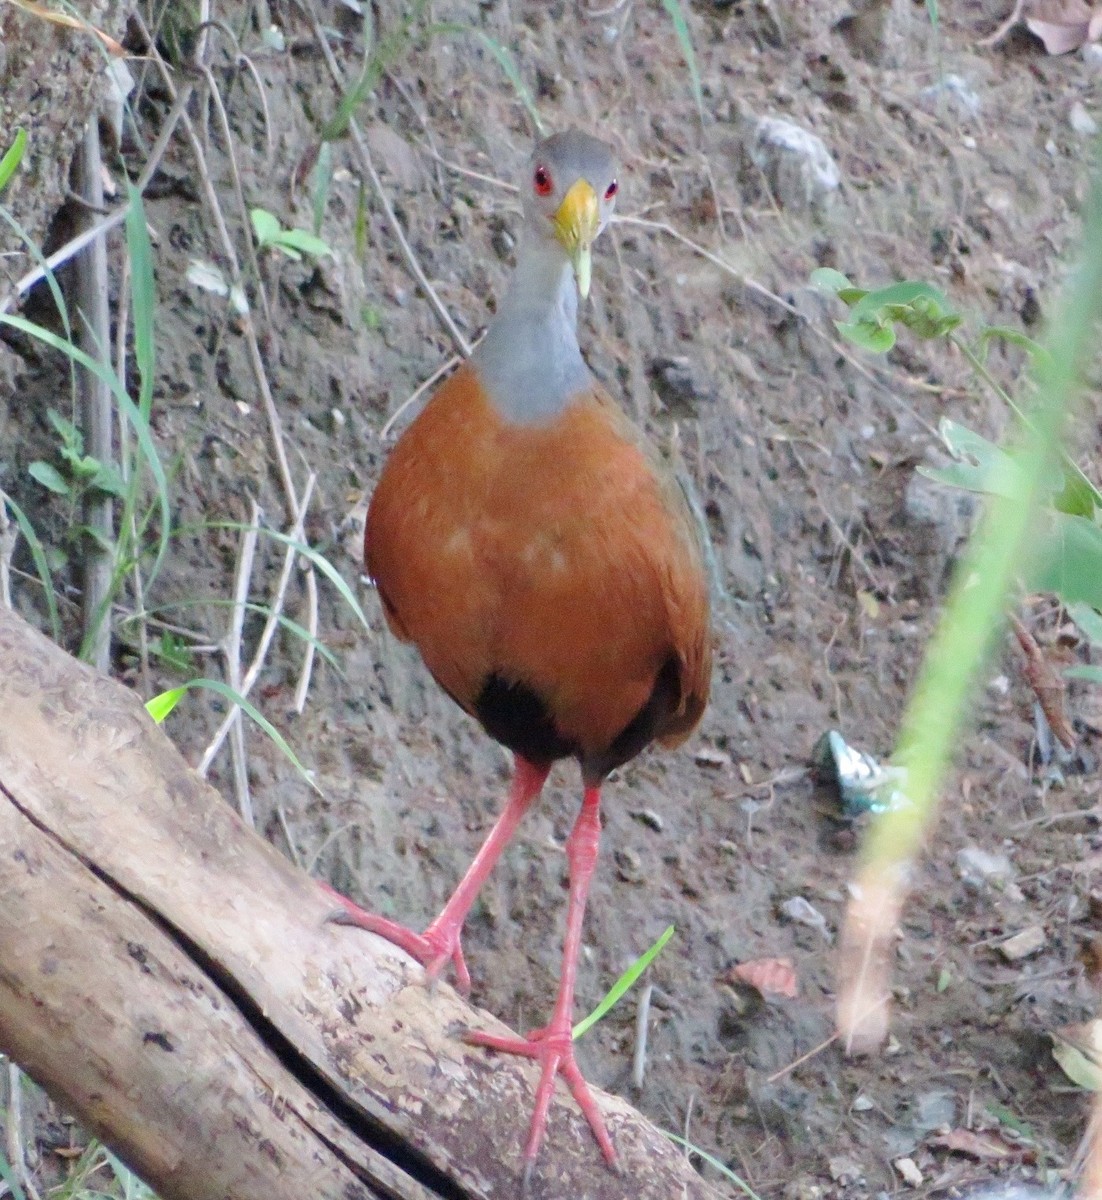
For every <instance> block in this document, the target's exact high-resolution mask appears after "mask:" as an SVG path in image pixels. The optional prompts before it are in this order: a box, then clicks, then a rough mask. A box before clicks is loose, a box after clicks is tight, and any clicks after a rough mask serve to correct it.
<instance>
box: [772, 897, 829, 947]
mask: <svg viewBox="0 0 1102 1200" xmlns="http://www.w3.org/2000/svg"><path fill="white" fill-rule="evenodd" d="M780 912H781V916H782V917H786V918H787V919H788V920H789V921H795V922H796V923H797V924H799V925H808V926H810V927H811V928H812V929H817V930H818V931H819V932H820V933H821V934H822V935H823V938H824V939H825V940H826V941H827V942H831V941H833V940H834V938H833V935H832V934H831V932H830V928H829V927H828V925H827V920H826V917H824V916H823V914H822V913H821V912H820V911H819V910H818V909H817V908H816V907H815V905H814V904H812V903H811V901H810V900H805V899H804V898H803V896H793V897H792V898H791V899H790V900H786V901H785V902H784V903H783V904H782V905H781V908H780Z"/></svg>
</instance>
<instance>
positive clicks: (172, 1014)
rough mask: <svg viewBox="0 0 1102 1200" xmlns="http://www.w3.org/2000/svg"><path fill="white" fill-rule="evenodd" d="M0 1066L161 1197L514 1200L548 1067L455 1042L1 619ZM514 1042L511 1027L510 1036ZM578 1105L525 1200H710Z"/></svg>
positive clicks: (563, 1100) (48, 649) (201, 789)
mask: <svg viewBox="0 0 1102 1200" xmlns="http://www.w3.org/2000/svg"><path fill="white" fill-rule="evenodd" d="M0 897H2V902H0V1050H2V1051H4V1052H6V1053H9V1054H10V1055H11V1056H12V1057H13V1058H14V1059H15V1060H16V1061H17V1062H19V1063H20V1065H22V1066H23V1067H24V1068H25V1069H26V1070H27V1071H28V1072H29V1073H30V1074H31V1075H32V1076H33V1077H34V1078H36V1079H37V1080H38V1081H39V1082H40V1083H41V1084H42V1085H43V1086H44V1087H45V1088H46V1089H47V1091H49V1092H50V1093H51V1094H52V1095H54V1096H55V1097H56V1098H57V1099H58V1100H59V1101H60V1102H61V1103H63V1104H64V1105H66V1106H67V1107H68V1108H69V1109H71V1110H72V1111H73V1112H75V1113H76V1114H77V1115H78V1116H79V1117H80V1118H81V1119H82V1120H84V1121H85V1122H86V1123H87V1124H88V1125H89V1126H90V1127H92V1128H93V1129H95V1130H96V1132H97V1133H99V1134H100V1135H101V1136H102V1137H103V1138H104V1139H105V1141H107V1142H108V1143H109V1144H110V1145H112V1146H114V1147H115V1148H116V1149H117V1150H118V1151H119V1152H120V1153H121V1154H122V1155H123V1156H124V1157H125V1158H126V1159H127V1160H128V1162H129V1163H130V1164H131V1165H132V1166H133V1168H134V1169H135V1170H136V1171H137V1172H138V1173H139V1174H140V1175H142V1176H143V1177H144V1178H145V1179H146V1180H147V1181H148V1182H149V1183H150V1184H151V1185H152V1186H153V1187H154V1188H155V1189H156V1190H157V1191H158V1192H159V1193H160V1194H161V1195H162V1196H163V1197H164V1198H165V1200H172V1198H173V1197H187V1198H188V1200H203V1198H206V1197H211V1198H214V1197H219V1198H224V1197H233V1198H235V1200H237V1198H241V1200H251V1198H253V1197H255V1198H256V1200H282V1198H284V1197H286V1198H287V1200H301V1198H302V1197H305V1196H310V1197H312V1198H315V1197H316V1198H319V1200H325V1198H328V1197H334V1198H336V1197H341V1198H343V1200H353V1198H363V1200H367V1198H369V1197H390V1198H393V1197H397V1198H400V1200H405V1198H407V1197H408V1198H415V1200H429V1198H431V1197H438V1196H447V1197H454V1198H459V1197H463V1198H487V1200H489V1198H501V1200H505V1198H509V1200H512V1198H514V1197H515V1196H517V1194H518V1182H517V1181H518V1171H519V1162H520V1153H521V1148H522V1143H523V1138H524V1134H525V1132H526V1124H527V1119H526V1114H527V1113H528V1111H529V1110H530V1105H531V1103H532V1097H533V1092H534V1087H535V1068H534V1067H533V1066H532V1065H531V1064H529V1063H526V1062H521V1061H515V1060H507V1059H501V1058H492V1057H491V1056H489V1055H487V1054H486V1053H485V1052H483V1051H481V1050H477V1049H473V1048H471V1047H467V1046H465V1045H463V1044H462V1043H460V1042H458V1041H457V1040H455V1039H454V1038H453V1037H450V1036H449V1034H448V1030H449V1027H451V1026H453V1025H454V1024H463V1025H471V1026H480V1027H489V1026H497V1024H498V1023H497V1022H495V1021H494V1020H493V1018H491V1017H489V1016H488V1015H487V1014H486V1013H483V1012H480V1011H478V1010H477V1009H473V1008H471V1007H469V1006H468V1005H466V1004H464V1003H463V1002H462V1001H461V1000H460V999H459V998H458V997H457V996H456V994H455V993H454V992H453V991H452V990H451V989H450V988H449V987H447V986H446V985H441V986H440V987H439V988H437V989H436V990H435V992H433V993H431V994H430V993H429V992H428V991H426V990H425V989H424V988H423V987H422V986H421V985H420V984H419V983H418V982H417V975H418V973H419V972H418V969H417V968H415V967H413V966H412V965H411V964H409V963H408V960H404V959H403V958H402V956H401V955H400V954H399V952H398V951H396V950H395V949H394V948H393V947H391V946H389V945H388V944H387V943H385V942H383V941H381V940H380V939H377V938H374V937H372V936H370V935H368V934H365V933H363V932H362V931H359V930H350V929H346V928H342V927H339V926H335V925H329V924H325V923H324V921H323V918H324V917H325V915H326V913H327V912H328V911H329V909H330V908H331V901H330V900H329V899H327V897H326V896H325V895H324V893H322V892H321V890H320V889H319V888H318V887H317V885H316V884H315V883H314V882H313V881H312V880H311V879H309V878H308V877H307V876H306V875H304V874H303V873H301V872H300V871H298V870H297V869H296V868H295V867H294V866H292V865H291V864H290V863H288V862H287V861H286V860H285V859H283V858H282V857H281V856H280V855H279V854H277V853H276V851H275V850H274V849H273V848H272V847H271V846H269V845H268V844H267V843H265V842H263V841H262V840H260V839H259V838H258V837H257V836H256V835H255V834H254V833H252V831H251V830H249V829H248V828H247V827H246V826H245V825H244V824H243V822H242V821H241V820H240V819H239V818H238V817H237V816H236V814H235V813H234V812H233V811H232V810H231V809H230V807H229V806H228V805H227V804H225V803H224V802H223V801H222V799H221V798H220V797H219V796H218V795H217V793H215V792H214V791H212V789H210V788H209V787H208V786H207V785H206V784H205V783H203V782H202V781H201V780H200V779H198V778H197V777H196V776H195V775H194V773H193V772H192V771H191V770H190V768H188V766H187V764H186V763H184V761H183V760H182V759H181V758H180V756H179V754H178V753H177V752H176V750H175V748H174V747H173V746H172V745H171V743H170V742H169V741H168V740H167V738H166V737H165V736H164V735H163V734H162V733H161V731H160V730H159V729H157V728H156V726H154V725H153V723H152V721H150V719H149V718H148V717H147V715H146V713H145V711H144V709H143V708H142V706H141V705H140V703H139V702H138V700H137V699H136V698H135V697H134V696H133V695H132V694H131V693H129V692H127V691H126V690H125V689H124V688H122V687H120V686H119V685H118V684H115V683H113V682H111V681H109V680H106V679H103V678H101V677H98V676H96V675H95V674H94V673H93V672H91V671H90V670H89V669H88V668H86V667H84V666H82V665H81V664H79V663H77V662H75V661H74V660H73V659H71V658H69V657H68V656H67V655H66V654H65V653H64V652H63V651H62V650H60V649H58V648H57V647H56V646H54V645H53V644H52V643H50V642H48V641H47V640H46V639H45V638H43V637H42V636H41V635H40V634H38V633H37V632H35V631H34V630H32V629H31V628H30V626H28V625H27V624H25V623H24V622H23V621H22V620H20V618H18V617H17V616H15V615H14V614H13V613H11V612H8V611H3V610H0ZM498 1027H499V1028H500V1026H498ZM601 1104H602V1107H603V1109H604V1111H605V1113H606V1116H607V1119H608V1124H609V1127H610V1130H611V1132H612V1136H613V1139H614V1140H615V1142H616V1144H617V1147H618V1149H619V1151H620V1154H621V1157H622V1162H623V1175H622V1176H621V1177H617V1176H615V1175H613V1174H612V1173H611V1172H609V1171H607V1170H606V1168H605V1167H604V1166H603V1164H602V1162H601V1160H600V1156H599V1154H598V1152H597V1150H596V1147H595V1146H594V1145H593V1142H592V1139H591V1137H590V1136H589V1133H588V1130H587V1128H586V1125H585V1123H584V1120H583V1119H582V1118H581V1116H580V1114H579V1113H578V1111H577V1110H576V1108H575V1107H574V1105H573V1102H572V1101H571V1100H570V1098H569V1096H568V1095H566V1093H565V1089H562V1088H560V1089H559V1093H558V1094H557V1095H556V1099H555V1103H554V1104H553V1106H552V1112H551V1121H550V1127H549V1137H548V1141H547V1143H546V1144H545V1147H544V1150H543V1153H542V1156H541V1159H540V1163H539V1168H538V1170H537V1175H536V1180H535V1186H534V1187H533V1189H532V1195H533V1197H548V1198H552V1197H553V1198H555V1200H581V1198H583V1197H585V1198H592V1200H614V1198H615V1200H621V1198H624V1197H629V1196H630V1197H632V1200H650V1198H654V1200H668V1198H669V1197H672V1196H676V1197H679V1198H680V1197H684V1198H685V1200H707V1197H709V1196H714V1193H713V1192H712V1191H711V1189H709V1188H708V1187H707V1186H706V1185H705V1184H704V1183H703V1182H702V1181H701V1179H700V1178H699V1176H697V1175H696V1174H695V1172H694V1171H693V1170H692V1169H691V1168H690V1167H689V1166H688V1165H687V1164H686V1162H685V1159H684V1158H683V1157H682V1155H681V1153H680V1151H678V1150H676V1148H675V1147H674V1146H673V1145H672V1144H671V1143H670V1142H669V1141H668V1140H667V1139H666V1138H664V1137H663V1136H662V1135H661V1134H660V1133H659V1132H658V1131H657V1130H655V1129H654V1128H653V1127H652V1126H651V1125H649V1124H648V1123H647V1122H646V1121H645V1120H644V1119H643V1118H642V1117H640V1116H639V1115H638V1114H637V1113H635V1112H634V1111H633V1110H632V1109H631V1108H630V1107H629V1106H628V1105H627V1104H625V1103H624V1102H623V1101H621V1100H619V1099H616V1098H614V1097H603V1096H602V1097H601Z"/></svg>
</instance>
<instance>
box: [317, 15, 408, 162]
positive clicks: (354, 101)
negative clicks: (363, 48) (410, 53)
mask: <svg viewBox="0 0 1102 1200" xmlns="http://www.w3.org/2000/svg"><path fill="white" fill-rule="evenodd" d="M427 3H428V0H414V2H413V4H412V5H411V6H410V10H409V12H407V13H406V15H405V16H404V17H403V18H402V19H401V21H400V22H399V24H398V26H397V28H396V29H394V30H392V31H391V32H390V33H389V34H387V36H386V37H384V38H383V39H382V40H381V41H380V42H379V43H378V45H377V46H376V47H375V49H374V51H373V52H371V53H370V54H369V55H368V58H367V61H366V62H365V63H364V65H363V70H362V71H361V72H360V77H359V79H357V80H356V82H355V83H354V84H353V85H352V87H351V88H349V90H348V91H347V92H345V94H344V95H343V96H342V97H341V101H340V103H339V104H338V105H337V111H336V112H335V113H334V114H333V115H332V117H330V118H329V120H328V121H327V122H326V123H325V126H324V127H323V128H322V131H321V137H322V141H325V142H333V141H336V140H337V138H339V137H342V136H343V135H344V133H345V131H346V130H347V129H348V122H349V121H351V120H352V118H353V117H354V116H355V115H356V110H357V109H358V108H359V107H360V105H361V104H362V103H363V102H364V101H365V100H366V99H367V97H368V96H370V95H371V93H372V92H373V91H374V90H375V88H376V87H378V84H379V80H380V79H382V77H383V74H384V72H386V71H387V70H389V69H390V67H392V66H393V65H394V63H395V62H396V61H397V60H398V59H399V58H400V57H401V56H402V55H403V54H404V53H405V51H406V49H407V47H408V46H409V45H410V43H412V41H413V40H414V26H415V25H416V23H417V21H418V20H419V19H420V17H421V14H422V13H423V12H424V11H425V7H426V5H427ZM367 7H368V6H366V5H365V9H366V8H367ZM366 21H367V18H366V17H365V26H366Z"/></svg>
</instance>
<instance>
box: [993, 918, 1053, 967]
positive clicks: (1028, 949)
mask: <svg viewBox="0 0 1102 1200" xmlns="http://www.w3.org/2000/svg"><path fill="white" fill-rule="evenodd" d="M1047 940H1048V939H1047V938H1046V937H1045V931H1044V927H1043V926H1041V925H1030V926H1028V928H1026V929H1023V930H1022V931H1021V932H1020V933H1016V934H1014V936H1013V937H1008V938H1007V939H1006V941H1005V942H1000V943H999V953H1000V954H1001V955H1002V956H1003V958H1005V959H1006V961H1007V962H1020V961H1021V959H1023V958H1029V956H1030V955H1031V954H1036V953H1037V951H1038V950H1042V949H1044V945H1045V942H1046V941H1047Z"/></svg>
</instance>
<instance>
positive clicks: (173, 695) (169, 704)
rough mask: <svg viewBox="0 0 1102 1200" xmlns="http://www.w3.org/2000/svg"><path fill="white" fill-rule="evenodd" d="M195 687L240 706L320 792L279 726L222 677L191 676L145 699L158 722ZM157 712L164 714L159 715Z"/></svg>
mask: <svg viewBox="0 0 1102 1200" xmlns="http://www.w3.org/2000/svg"><path fill="white" fill-rule="evenodd" d="M192 688H206V690H207V691H209V692H217V693H218V695H219V696H224V697H225V698H226V699H227V700H229V701H230V702H231V703H233V704H236V705H237V706H238V708H240V709H241V711H242V712H243V713H244V714H245V715H246V716H247V717H250V718H251V719H252V720H253V721H255V722H256V724H257V725H259V726H260V728H261V729H262V730H263V731H264V732H265V733H266V734H267V735H268V737H270V738H271V740H272V742H273V743H274V744H275V745H276V746H277V747H278V748H279V750H280V751H281V752H282V753H283V754H284V756H285V757H286V758H287V760H288V761H289V762H290V763H291V764H292V766H293V767H294V768H295V770H296V771H298V773H299V774H300V775H301V776H302V777H303V779H305V780H306V782H307V783H308V784H309V785H310V786H311V787H312V788H313V789H314V791H315V792H317V793H318V795H319V796H320V795H321V788H319V787H318V785H317V784H316V783H315V782H314V780H313V778H312V777H311V775H310V772H309V771H307V769H306V768H305V767H304V766H303V765H302V763H301V762H300V761H299V757H298V755H297V754H296V753H295V752H294V751H293V750H292V749H291V747H290V745H289V744H288V742H287V739H286V738H285V737H284V736H283V734H282V733H280V732H279V730H278V729H276V727H275V726H274V725H273V724H272V723H271V721H269V720H268V718H267V717H266V716H264V714H263V713H262V712H260V710H259V709H258V708H257V707H256V706H255V705H254V704H253V703H252V702H251V701H249V700H246V699H245V697H244V696H242V695H241V694H240V693H239V692H236V691H234V689H233V688H231V687H230V686H229V684H228V683H223V682H222V681H221V680H220V679H189V680H188V681H187V683H184V684H181V685H180V686H179V687H178V688H172V689H170V690H169V691H167V692H161V693H160V695H157V696H154V697H153V698H152V699H151V700H147V701H146V705H145V707H146V710H147V711H148V712H149V715H150V716H151V717H153V719H154V720H155V721H157V723H158V724H160V722H161V721H163V720H164V719H165V717H167V716H168V714H169V713H170V712H172V710H173V709H174V708H175V707H176V705H177V704H179V702H180V700H181V699H182V697H183V694H184V692H188V691H190V690H191V689H192ZM158 713H161V714H163V715H161V716H160V717H158V715H157V714H158Z"/></svg>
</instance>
